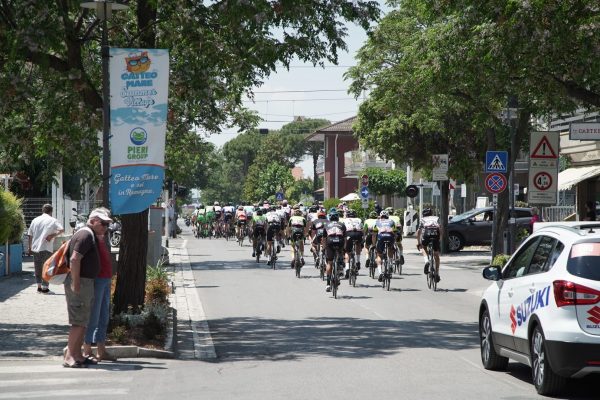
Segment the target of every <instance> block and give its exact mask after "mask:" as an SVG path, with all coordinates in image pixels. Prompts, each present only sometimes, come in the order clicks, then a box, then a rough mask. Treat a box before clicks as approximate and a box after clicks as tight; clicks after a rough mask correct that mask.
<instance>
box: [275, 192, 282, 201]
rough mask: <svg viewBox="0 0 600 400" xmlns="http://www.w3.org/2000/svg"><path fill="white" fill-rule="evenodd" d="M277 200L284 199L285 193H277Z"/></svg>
mask: <svg viewBox="0 0 600 400" xmlns="http://www.w3.org/2000/svg"><path fill="white" fill-rule="evenodd" d="M275 200H277V201H282V200H283V193H282V192H277V193H275Z"/></svg>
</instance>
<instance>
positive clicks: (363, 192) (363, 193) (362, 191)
mask: <svg viewBox="0 0 600 400" xmlns="http://www.w3.org/2000/svg"><path fill="white" fill-rule="evenodd" d="M360 197H361V198H363V199H368V198H369V188H367V187H366V186H363V187H362V189H360Z"/></svg>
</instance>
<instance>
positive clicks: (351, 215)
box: [346, 209, 356, 218]
mask: <svg viewBox="0 0 600 400" xmlns="http://www.w3.org/2000/svg"><path fill="white" fill-rule="evenodd" d="M346 217H348V218H356V211H354V210H353V209H349V210H348V211H346Z"/></svg>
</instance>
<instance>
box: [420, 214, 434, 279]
mask: <svg viewBox="0 0 600 400" xmlns="http://www.w3.org/2000/svg"><path fill="white" fill-rule="evenodd" d="M422 215H423V217H422V218H421V221H419V229H417V249H419V251H420V252H421V254H422V255H423V258H424V259H425V267H424V268H423V273H424V274H425V275H427V273H428V272H429V259H428V257H427V245H428V244H429V242H431V243H432V247H433V259H434V261H435V281H436V282H439V281H440V219H439V218H438V217H436V216H434V215H433V212H432V211H431V208H426V209H424V210H423V214H422Z"/></svg>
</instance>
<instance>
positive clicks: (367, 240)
mask: <svg viewBox="0 0 600 400" xmlns="http://www.w3.org/2000/svg"><path fill="white" fill-rule="evenodd" d="M365 245H366V246H367V247H371V246H373V235H372V233H371V232H369V233H367V237H366V238H365Z"/></svg>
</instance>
